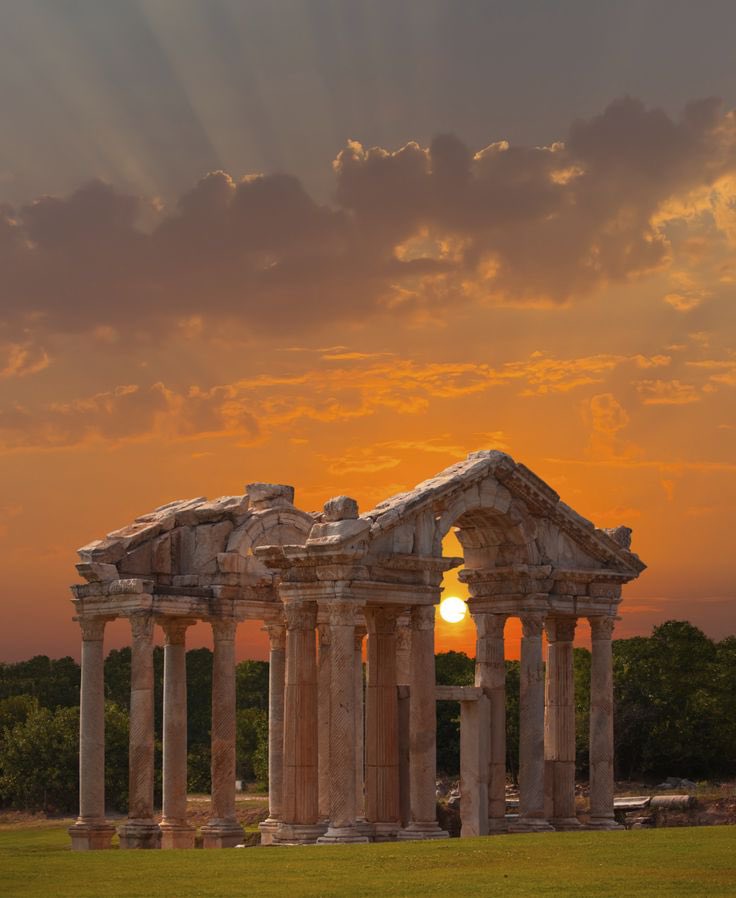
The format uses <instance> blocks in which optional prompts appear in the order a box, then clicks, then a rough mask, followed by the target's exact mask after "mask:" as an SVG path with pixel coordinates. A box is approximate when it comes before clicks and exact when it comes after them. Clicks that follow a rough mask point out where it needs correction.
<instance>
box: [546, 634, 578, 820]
mask: <svg viewBox="0 0 736 898" xmlns="http://www.w3.org/2000/svg"><path fill="white" fill-rule="evenodd" d="M576 623H577V621H576V620H575V618H561V617H551V618H547V621H546V623H545V630H546V633H547V676H546V682H545V717H544V729H545V733H544V757H545V767H546V779H547V782H546V792H547V796H548V802H547V804H548V807H547V809H546V814H547V817H548V819H549V820H550V822H551V823H552V825H553V826H554V827H555V829H577V828H578V827H579V826H580V822H579V821H578V819H577V817H576V816H575V679H574V674H573V639H574V638H575V626H576Z"/></svg>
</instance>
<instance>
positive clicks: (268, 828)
mask: <svg viewBox="0 0 736 898" xmlns="http://www.w3.org/2000/svg"><path fill="white" fill-rule="evenodd" d="M278 828H279V821H278V820H277V819H276V818H275V817H268V818H267V819H266V820H264V821H263V822H262V823H259V824H258V830H259V832H260V834H261V845H273V838H274V836H275V835H276V830H277V829H278Z"/></svg>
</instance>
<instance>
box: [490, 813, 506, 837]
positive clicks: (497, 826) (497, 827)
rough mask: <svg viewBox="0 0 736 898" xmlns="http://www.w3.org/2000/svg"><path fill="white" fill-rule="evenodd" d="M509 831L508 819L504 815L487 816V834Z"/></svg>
mask: <svg viewBox="0 0 736 898" xmlns="http://www.w3.org/2000/svg"><path fill="white" fill-rule="evenodd" d="M508 831H509V821H508V820H507V819H506V818H505V817H489V818H488V835H489V836H493V835H495V834H496V833H507V832H508Z"/></svg>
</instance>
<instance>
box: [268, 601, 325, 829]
mask: <svg viewBox="0 0 736 898" xmlns="http://www.w3.org/2000/svg"><path fill="white" fill-rule="evenodd" d="M284 612H285V615H286V686H285V690H284V791H283V813H282V819H281V822H280V823H279V827H278V830H277V831H276V835H275V836H274V842H278V843H279V844H282V845H284V844H285V845H298V844H304V843H308V842H315V841H316V840H317V838H318V836H321V835H322V833H324V831H325V827H324V824H320V823H319V822H318V820H319V801H318V789H317V786H318V781H317V651H316V649H317V645H316V633H315V627H316V624H317V606H316V605H315V603H314V602H287V603H286V604H285V606H284Z"/></svg>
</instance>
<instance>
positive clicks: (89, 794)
mask: <svg viewBox="0 0 736 898" xmlns="http://www.w3.org/2000/svg"><path fill="white" fill-rule="evenodd" d="M105 623H106V620H105V619H104V618H103V619H100V618H87V619H85V618H80V619H79V626H80V628H81V630H82V658H81V661H82V688H81V693H80V698H79V817H77V820H76V823H75V824H74V825H73V826H72V827H70V829H69V835H70V836H71V837H72V850H74V851H87V850H89V849H99V848H109V847H110V839H111V838H112V836H113V834H114V832H115V827H114V826H112V824H110V823H108V822H107V820H106V819H105V682H104V672H105V658H104V654H103V637H104V634H105Z"/></svg>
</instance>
